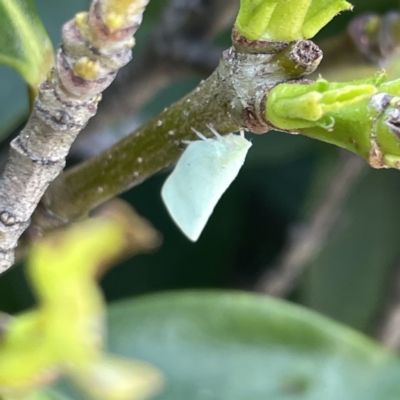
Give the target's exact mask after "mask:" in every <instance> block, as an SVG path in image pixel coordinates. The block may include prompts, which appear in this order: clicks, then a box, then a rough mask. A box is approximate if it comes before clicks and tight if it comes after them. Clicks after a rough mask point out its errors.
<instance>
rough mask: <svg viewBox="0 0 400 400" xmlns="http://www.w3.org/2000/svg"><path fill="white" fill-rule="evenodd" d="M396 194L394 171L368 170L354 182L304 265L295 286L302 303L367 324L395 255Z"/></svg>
mask: <svg viewBox="0 0 400 400" xmlns="http://www.w3.org/2000/svg"><path fill="white" fill-rule="evenodd" d="M329 179H330V177H329V174H327V175H326V176H325V180H329ZM399 193H400V175H399V172H398V171H387V170H379V171H377V170H372V169H369V170H368V171H367V173H366V174H365V175H363V176H362V177H361V179H359V181H358V182H356V183H355V184H354V186H353V187H352V188H351V190H350V192H349V193H348V196H347V199H346V201H345V202H344V204H343V206H342V213H341V215H340V217H339V218H338V220H337V223H336V227H335V229H334V231H333V232H332V233H331V234H330V236H329V241H327V242H326V243H325V245H324V247H323V248H321V250H320V253H319V254H318V256H317V257H316V258H315V259H313V260H312V261H310V264H309V265H308V266H307V268H306V274H305V278H304V279H303V282H302V285H301V289H300V298H301V300H302V302H303V303H304V304H305V305H306V306H309V307H311V308H313V309H314V310H317V311H319V312H321V313H324V314H326V315H328V316H330V317H332V318H335V319H337V320H338V321H340V322H343V323H346V324H348V325H350V326H353V327H355V328H357V329H360V330H364V331H369V330H370V329H373V326H372V325H373V324H374V323H375V322H376V317H377V314H378V313H379V310H380V307H381V306H382V302H383V300H384V299H385V294H386V293H387V291H388V283H389V280H390V273H391V271H392V268H393V267H394V266H395V263H396V261H397V260H398V256H399V242H400V225H399V222H398V221H399V219H398V218H397V217H396V216H399V215H400V203H399V202H398V198H399ZM320 196H321V194H320Z"/></svg>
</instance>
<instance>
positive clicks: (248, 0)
mask: <svg viewBox="0 0 400 400" xmlns="http://www.w3.org/2000/svg"><path fill="white" fill-rule="evenodd" d="M350 8H351V4H350V3H348V2H347V1H344V0H241V2H240V9H239V14H238V17H237V19H236V23H235V25H236V29H237V30H238V31H239V32H240V34H241V35H243V36H244V37H245V38H246V39H248V40H260V39H261V40H270V41H287V42H291V41H294V40H300V39H304V38H307V39H310V38H312V37H313V36H314V35H316V34H317V33H318V32H319V31H320V30H321V29H322V28H323V27H324V26H325V25H326V24H328V23H329V21H330V20H331V19H332V18H334V17H335V15H336V14H338V13H339V12H340V11H344V10H348V9H350Z"/></svg>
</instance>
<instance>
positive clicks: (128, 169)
mask: <svg viewBox="0 0 400 400" xmlns="http://www.w3.org/2000/svg"><path fill="white" fill-rule="evenodd" d="M320 59H321V52H320V50H319V49H318V47H316V46H315V45H313V44H312V43H311V42H309V41H299V42H295V43H291V44H286V46H285V49H283V50H282V51H280V52H276V50H275V52H274V53H273V54H246V53H238V52H236V51H235V50H234V48H231V49H229V50H227V51H226V52H225V53H224V55H223V58H222V60H221V63H220V65H219V66H218V68H217V70H216V71H215V72H214V73H213V74H212V75H211V76H210V78H208V79H207V80H206V81H205V82H203V83H201V84H200V85H199V87H198V88H196V89H195V90H194V91H192V92H191V93H190V94H188V95H187V96H186V97H184V98H183V99H181V100H180V101H178V102H177V103H175V104H173V105H172V106H171V107H169V108H168V109H166V110H165V111H164V112H163V113H161V114H160V115H159V116H157V117H156V118H154V119H153V120H151V121H149V122H148V123H146V124H145V125H144V126H143V127H141V128H140V129H138V130H137V131H136V132H134V133H132V134H131V135H129V136H128V137H126V138H125V139H123V140H122V141H120V142H119V143H117V144H116V145H114V146H113V147H111V148H110V149H108V150H107V151H105V152H103V153H101V154H100V155H98V156H96V157H94V158H92V159H89V160H88V161H86V162H83V163H82V164H80V165H78V166H76V167H74V168H71V169H69V170H67V171H65V172H64V173H63V174H62V175H60V176H59V177H58V178H57V179H56V180H55V181H54V182H53V183H52V185H51V186H50V187H49V189H48V190H47V192H46V194H45V196H44V197H43V199H42V202H41V207H39V208H38V210H37V211H36V213H35V215H34V217H33V225H32V226H31V230H30V231H31V233H33V232H35V231H36V229H39V230H41V231H45V230H49V229H52V228H54V227H56V226H59V225H63V224H66V223H68V222H70V221H73V220H76V219H78V218H81V217H83V216H85V215H87V214H88V213H89V211H90V210H92V209H93V208H94V207H96V206H97V205H99V204H101V203H103V202H104V201H106V200H107V199H110V198H112V197H114V196H116V195H118V194H120V193H122V192H124V191H126V190H127V189H129V188H131V187H133V186H136V185H138V184H139V183H141V182H142V181H144V180H145V179H147V178H148V177H150V176H152V175H154V174H155V173H157V172H158V171H160V170H161V169H163V168H165V167H167V166H169V165H170V164H172V163H173V162H175V161H176V160H177V159H178V158H179V156H180V154H181V153H182V151H183V149H184V147H185V146H186V145H187V144H186V143H185V141H188V140H196V139H197V137H196V136H195V134H194V133H193V132H192V130H191V128H195V129H197V130H199V131H202V132H204V133H206V134H207V131H208V130H207V129H206V125H207V124H210V123H211V124H213V125H214V127H215V129H216V130H217V131H218V132H220V134H222V135H225V134H228V133H231V132H234V131H238V130H239V129H241V128H245V129H248V130H251V131H253V132H257V133H264V132H267V131H268V130H270V129H271V126H270V125H269V124H268V123H267V121H266V120H265V118H264V113H263V106H264V104H265V96H266V93H267V92H268V91H269V90H270V89H271V88H272V87H273V86H275V85H276V84H278V83H280V82H285V81H287V80H290V79H293V78H298V77H301V76H303V75H305V74H308V73H311V72H313V70H314V69H315V68H316V67H317V65H318V62H319V60H320ZM295 64H296V65H297V68H295Z"/></svg>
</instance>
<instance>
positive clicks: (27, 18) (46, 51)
mask: <svg viewBox="0 0 400 400" xmlns="http://www.w3.org/2000/svg"><path fill="white" fill-rule="evenodd" d="M0 63H2V64H5V65H8V66H10V67H12V68H14V69H16V70H17V71H18V72H19V73H20V74H21V75H22V77H23V78H24V79H25V80H26V81H27V82H28V83H29V85H30V86H31V88H32V89H33V90H35V88H36V87H37V85H38V84H39V83H40V82H42V81H43V80H44V79H45V78H46V74H47V72H48V70H49V69H50V68H51V66H52V64H53V47H52V44H51V42H50V39H49V37H48V35H47V33H46V31H45V29H44V27H43V25H42V22H41V20H40V18H39V16H38V14H37V11H36V8H35V5H34V2H33V0H0Z"/></svg>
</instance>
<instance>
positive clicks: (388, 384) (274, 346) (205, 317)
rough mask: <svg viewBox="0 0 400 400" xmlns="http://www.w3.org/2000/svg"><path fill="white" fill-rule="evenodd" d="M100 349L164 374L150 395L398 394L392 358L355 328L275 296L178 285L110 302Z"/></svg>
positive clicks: (309, 397)
mask: <svg viewBox="0 0 400 400" xmlns="http://www.w3.org/2000/svg"><path fill="white" fill-rule="evenodd" d="M109 326H110V330H109V334H110V342H109V344H110V348H111V350H112V351H113V352H117V353H120V354H122V355H124V356H126V357H131V358H135V359H140V360H145V361H148V362H150V363H152V364H153V365H156V366H158V367H159V369H160V370H161V371H163V372H164V373H165V375H166V377H167V389H166V391H164V393H163V394H161V395H160V396H159V397H157V399H158V400H187V399H215V400H268V399H271V400H272V399H273V400H284V399H285V400H289V399H302V400H321V399H323V400H329V399H332V400H337V399H340V400H350V399H351V400H354V399H363V400H369V399H370V400H376V399H378V398H379V399H380V400H381V399H384V400H387V399H393V400H394V399H398V398H399V396H400V387H399V385H398V382H399V380H398V379H399V377H400V370H399V362H398V361H397V359H395V358H394V357H393V356H391V355H389V354H388V353H386V352H385V351H384V350H383V349H382V348H381V347H379V346H378V345H377V344H374V343H373V342H372V341H370V340H369V339H367V338H366V337H365V336H363V335H361V334H359V333H357V332H355V331H353V330H351V329H349V328H346V327H344V326H342V325H340V324H337V323H334V322H332V321H331V320H329V319H327V318H325V317H322V316H319V315H318V314H315V313H313V312H310V311H308V310H306V309H304V308H302V307H299V306H295V305H291V304H290V303H287V302H285V301H281V300H277V299H273V298H268V297H263V296H259V295H252V294H245V293H235V292H225V293H224V292H184V293H169V294H161V295H155V296H148V297H144V298H141V299H135V300H128V301H123V302H120V303H117V304H114V305H113V306H111V308H110V313H109Z"/></svg>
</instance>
